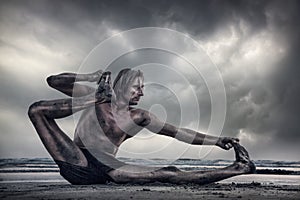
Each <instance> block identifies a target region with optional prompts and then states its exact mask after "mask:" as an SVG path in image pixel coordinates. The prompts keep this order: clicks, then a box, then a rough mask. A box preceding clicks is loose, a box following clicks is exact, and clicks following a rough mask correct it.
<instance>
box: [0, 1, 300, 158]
mask: <svg viewBox="0 0 300 200" xmlns="http://www.w3.org/2000/svg"><path fill="white" fill-rule="evenodd" d="M299 18H300V2H299V1H296V0H295V1H292V0H287V1H250V0H249V1H221V0H220V1H175V0H174V1H141V0H140V1H137V0H135V1H123V0H122V1H121V0H120V1H83V0H82V1H68V0H65V1H44V0H39V1H38V0H36V1H29V0H24V1H21V0H20V1H5V0H3V1H1V2H0V70H1V71H0V76H1V78H0V85H1V87H0V94H1V95H0V106H1V107H0V108H1V112H0V156H1V157H49V155H48V153H47V152H46V150H45V148H44V147H43V145H42V143H41V141H40V139H39V138H38V135H37V134H36V132H35V130H34V128H33V126H32V125H31V123H30V121H29V119H28V117H27V109H28V106H29V105H30V104H31V103H33V102H35V101H38V100H41V99H44V100H45V99H57V98H64V97H65V96H64V95H63V94H60V93H59V92H57V91H55V90H53V89H51V88H49V87H48V86H47V83H46V78H47V76H49V75H51V74H58V73H61V72H78V71H79V68H80V66H81V64H82V63H83V61H84V59H85V58H86V57H87V56H88V55H89V53H90V52H91V50H92V49H94V48H95V47H96V46H97V45H98V44H99V43H101V42H103V41H104V40H105V39H107V38H110V37H111V36H113V35H115V34H117V33H120V32H123V31H127V30H130V29H135V28H141V27H160V28H168V29H171V30H175V31H178V32H180V33H184V34H186V35H188V36H189V37H191V38H193V39H194V40H195V41H197V42H198V43H199V44H200V45H201V47H202V49H203V50H204V52H206V54H205V55H207V56H209V57H210V59H211V60H212V61H213V63H214V64H215V65H216V66H217V67H218V69H219V72H220V75H221V77H222V80H223V82H224V86H225V91H226V110H227V112H226V118H225V122H224V127H223V130H222V133H221V136H232V137H238V138H240V140H241V144H243V145H244V146H245V147H246V148H247V149H248V150H249V152H250V155H251V156H252V158H253V159H275V160H299V142H300V134H299V132H300V126H299V119H300V117H299V116H300V115H299V113H300V106H298V102H300V79H299V75H300V70H299V62H300V59H299V52H300V21H299ZM161 37H162V38H163V37H164V36H163V35H162V36H161ZM170 42H174V41H170ZM127 45H129V46H130V44H127ZM174 45H175V46H176V45H177V47H182V50H183V55H184V54H185V53H186V54H188V49H185V45H184V44H181V43H176V42H175V43H174ZM106 51H107V52H108V53H109V52H110V51H111V52H113V51H114V49H107V50H106ZM194 59H198V60H201V57H198V58H194ZM174 61H176V62H174ZM149 63H150V64H149ZM151 63H152V64H151ZM154 63H156V64H154ZM141 65H143V68H142V70H143V69H144V70H145V81H146V83H147V81H148V82H149V83H150V82H151V81H152V82H155V81H158V82H159V80H163V82H159V83H160V84H156V85H155V84H149V87H148V88H147V87H146V89H145V97H143V100H142V102H141V107H144V108H147V109H151V111H153V112H155V114H157V115H158V116H159V117H160V118H161V119H162V120H166V121H168V122H170V123H173V124H176V125H178V124H180V125H182V126H183V127H187V128H193V129H195V127H197V129H198V131H202V132H205V130H207V126H208V124H209V120H210V118H211V111H212V109H211V108H212V104H211V102H210V93H209V91H208V88H207V87H206V86H205V80H204V79H201V78H200V79H199V80H197V81H195V80H192V79H193V78H190V79H191V80H190V81H191V82H190V83H189V84H191V85H192V86H193V88H196V89H195V90H193V91H194V92H195V93H194V94H191V93H189V92H187V91H188V89H187V87H186V85H185V84H186V83H181V82H180V81H178V80H177V78H178V79H180V75H181V74H178V73H177V74H176V73H174V74H170V71H168V70H166V69H167V68H166V66H168V67H169V69H170V68H172V67H174V68H176V69H177V70H179V71H180V70H181V71H182V73H183V72H184V71H187V69H188V68H189V67H190V66H189V65H188V64H187V63H185V62H184V61H181V60H178V56H175V55H173V54H171V53H168V52H164V51H159V50H155V51H154V50H151V49H150V50H149V49H145V50H140V51H135V52H133V53H131V54H130V53H129V54H127V55H123V56H120V58H118V59H117V60H115V61H114V62H113V63H112V64H111V66H110V68H111V69H112V71H113V70H115V71H118V70H117V69H121V68H122V67H121V66H127V67H137V66H141ZM97 67H98V66H96V64H95V66H94V69H97ZM147 67H148V68H147ZM151 67H152V69H155V70H148V71H147V69H150V68H151ZM89 70H90V69H89V68H81V72H83V73H84V72H86V73H88V72H91V71H89ZM177 76H178V77H177ZM175 83H177V84H175ZM169 88H172V90H169ZM172 92H173V93H172ZM147 94H148V95H147ZM190 95H195V96H196V97H197V101H195V102H194V101H192V100H191V99H193V98H189V97H190ZM184 97H185V98H184ZM153 105H154V106H153ZM194 106H199V108H200V111H201V116H198V117H197V116H195V115H194V114H195V113H194V112H193V111H194ZM182 118H183V119H182ZM198 121H200V122H199V123H198ZM58 123H59V124H60V126H61V127H62V129H63V130H64V131H65V132H66V133H67V134H68V135H69V136H70V137H73V132H74V128H75V123H76V120H74V118H73V117H72V116H71V117H68V118H66V119H60V120H58ZM195 124H197V125H198V126H195ZM211 134H213V135H214V134H216V133H211ZM205 148H208V150H207V149H206V150H205ZM205 148H201V147H199V146H192V147H191V146H190V145H186V144H183V143H180V142H176V141H175V140H172V139H169V138H166V137H162V136H155V135H152V134H150V133H148V132H145V131H144V132H143V133H142V134H141V135H140V136H139V137H138V138H137V139H132V140H128V141H126V142H125V143H124V144H123V145H122V146H121V152H120V153H119V156H133V157H142V158H143V157H147V155H148V156H149V155H151V156H150V157H162V158H176V157H177V156H178V154H180V156H182V157H192V158H201V159H202V158H205V159H215V158H225V159H226V158H229V159H232V158H233V152H232V151H229V152H228V151H223V150H220V149H218V148H217V147H215V148H210V147H205ZM157 149H160V150H162V151H157ZM147 152H152V153H151V154H147ZM153 152H154V153H153ZM182 152H184V153H182ZM203 152H209V153H208V154H205V153H203ZM204 154H205V155H204Z"/></svg>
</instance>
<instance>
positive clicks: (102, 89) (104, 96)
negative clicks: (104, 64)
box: [96, 72, 113, 102]
mask: <svg viewBox="0 0 300 200" xmlns="http://www.w3.org/2000/svg"><path fill="white" fill-rule="evenodd" d="M110 74H111V72H104V73H103V74H102V76H101V78H100V80H99V81H98V84H99V86H98V89H97V91H96V98H97V99H99V100H100V102H109V101H111V97H112V93H113V91H112V86H111V83H110V82H111V81H110V80H111V77H110Z"/></svg>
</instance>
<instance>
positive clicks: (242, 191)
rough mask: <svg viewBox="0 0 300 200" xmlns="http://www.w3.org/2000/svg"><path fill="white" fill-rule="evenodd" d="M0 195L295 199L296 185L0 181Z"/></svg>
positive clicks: (93, 197)
mask: <svg viewBox="0 0 300 200" xmlns="http://www.w3.org/2000/svg"><path fill="white" fill-rule="evenodd" d="M0 191H1V195H0V198H1V199H106V200H110V199H224V198H226V199H299V196H300V188H299V186H297V185H272V184H268V185H261V184H260V183H256V182H253V183H250V184H237V183H231V184H220V183H216V184H209V185H205V186H198V185H170V184H160V183H153V184H147V185H116V184H108V185H77V186H74V185H70V184H68V183H61V182H56V183H53V182H52V183H49V182H37V183H33V182H32V183H28V182H23V183H20V182H18V183H1V184H0Z"/></svg>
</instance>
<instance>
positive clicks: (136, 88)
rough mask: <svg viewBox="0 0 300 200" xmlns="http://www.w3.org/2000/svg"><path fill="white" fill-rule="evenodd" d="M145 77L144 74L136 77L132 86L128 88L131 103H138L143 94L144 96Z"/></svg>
mask: <svg viewBox="0 0 300 200" xmlns="http://www.w3.org/2000/svg"><path fill="white" fill-rule="evenodd" d="M143 90H144V78H143V77H142V76H138V77H136V78H135V79H134V80H133V82H132V84H131V85H130V87H129V88H128V91H127V94H128V95H129V96H128V100H129V105H137V104H138V102H139V100H140V98H141V96H144V93H143Z"/></svg>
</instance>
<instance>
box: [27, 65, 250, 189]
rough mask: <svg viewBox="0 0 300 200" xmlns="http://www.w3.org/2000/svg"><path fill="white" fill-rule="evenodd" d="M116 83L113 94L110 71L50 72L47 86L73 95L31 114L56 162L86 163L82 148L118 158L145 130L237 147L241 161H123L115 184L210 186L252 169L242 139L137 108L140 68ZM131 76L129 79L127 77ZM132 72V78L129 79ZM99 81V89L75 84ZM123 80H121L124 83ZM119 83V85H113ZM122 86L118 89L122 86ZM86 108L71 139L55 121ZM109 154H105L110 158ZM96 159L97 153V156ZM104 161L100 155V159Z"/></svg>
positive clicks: (196, 142)
mask: <svg viewBox="0 0 300 200" xmlns="http://www.w3.org/2000/svg"><path fill="white" fill-rule="evenodd" d="M120 74H122V75H121V76H119V78H118V81H119V82H117V84H116V85H117V86H116V87H114V91H118V92H117V93H116V94H118V95H115V93H114V92H112V89H111V88H112V87H111V83H110V73H109V72H105V73H102V71H101V70H99V71H97V72H95V73H91V74H74V73H63V74H59V75H56V76H50V77H49V78H48V79H47V82H48V84H49V85H50V86H51V87H53V88H55V89H57V90H59V91H61V92H63V93H64V94H66V95H68V96H70V97H73V98H68V99H61V100H51V101H39V102H36V103H34V104H32V105H31V106H30V108H29V111H28V114H29V117H30V119H31V121H32V123H33V125H34V127H35V129H36V131H37V133H38V134H39V136H40V138H41V140H42V142H43V144H44V145H45V147H46V149H47V150H48V152H49V153H50V155H51V156H52V157H53V159H54V160H59V161H63V162H68V163H71V164H74V165H79V166H87V160H86V158H85V156H84V154H83V153H82V151H81V150H80V148H87V149H89V150H91V152H92V153H93V154H95V155H96V154H99V155H104V154H105V156H106V155H108V156H109V157H110V158H111V159H115V158H114V157H115V155H116V153H117V151H118V147H119V146H120V145H121V144H122V143H123V142H124V141H125V140H126V139H128V138H130V137H133V136H134V135H136V134H137V133H138V132H139V131H140V130H142V129H143V128H147V129H148V130H150V131H152V132H154V133H157V134H161V135H165V136H169V137H173V138H176V139H178V140H180V141H183V142H186V143H190V144H194V145H216V146H218V147H220V148H222V149H225V150H228V149H230V148H232V147H233V148H234V150H235V154H236V161H235V162H234V163H233V164H232V165H230V166H228V167H225V168H223V169H218V170H214V171H205V172H203V171H196V172H195V171H193V172H187V171H181V170H179V169H177V168H176V167H165V168H161V169H158V168H155V167H145V166H134V165H124V166H121V167H120V168H117V169H115V170H112V171H110V172H109V174H108V175H109V176H111V178H112V179H113V181H114V182H116V183H133V182H134V183H148V182H155V181H160V182H170V183H177V184H180V183H197V184H206V183H211V182H215V181H219V180H222V179H225V178H229V177H232V176H236V175H240V174H245V173H253V172H254V171H255V166H254V164H253V163H252V162H251V161H250V159H249V155H248V153H247V151H246V150H245V149H244V148H243V147H242V146H241V145H239V143H238V142H239V141H238V139H237V138H230V137H215V136H210V135H206V134H203V133H199V132H196V131H193V130H190V129H187V128H179V127H175V126H173V125H171V124H167V123H163V122H161V121H160V120H159V119H158V118H157V117H156V116H155V115H153V114H152V113H150V112H148V111H146V110H142V109H138V108H135V107H134V106H135V105H137V104H138V102H139V100H140V98H141V97H142V96H143V95H144V94H143V81H144V78H143V75H142V73H141V72H140V71H134V70H129V69H126V70H122V71H121V72H120ZM126 76H127V77H126ZM129 76H131V77H129ZM81 81H89V82H97V83H98V86H97V88H96V89H95V88H92V87H89V86H86V85H81V84H78V83H75V82H81ZM121 83H122V84H121ZM114 85H115V84H114ZM118 87H119V88H118ZM81 110H83V112H82V114H81V117H80V120H79V122H78V124H77V126H76V131H75V137H74V141H72V140H71V139H70V138H69V137H68V136H67V135H66V134H65V133H64V132H63V131H62V130H61V129H60V128H59V127H58V125H57V124H56V122H55V119H58V118H63V117H67V116H70V115H72V114H73V113H75V112H78V111H81ZM105 156H104V157H105ZM96 157H97V156H96ZM97 158H98V159H100V160H101V156H100V157H97Z"/></svg>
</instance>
